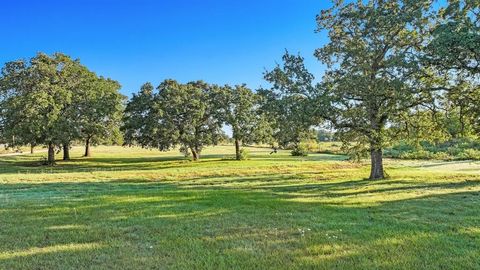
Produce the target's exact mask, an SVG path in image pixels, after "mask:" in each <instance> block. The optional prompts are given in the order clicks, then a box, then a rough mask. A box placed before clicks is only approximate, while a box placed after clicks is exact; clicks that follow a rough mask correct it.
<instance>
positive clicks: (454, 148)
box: [385, 138, 480, 161]
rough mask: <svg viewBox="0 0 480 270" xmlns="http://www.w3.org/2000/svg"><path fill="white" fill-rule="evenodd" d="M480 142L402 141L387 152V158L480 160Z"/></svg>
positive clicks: (452, 140)
mask: <svg viewBox="0 0 480 270" xmlns="http://www.w3.org/2000/svg"><path fill="white" fill-rule="evenodd" d="M479 151H480V142H479V141H478V140H474V139H468V138H460V139H451V140H448V141H445V142H441V143H432V142H429V141H422V142H420V143H419V144H411V143H409V142H406V141H402V142H400V143H398V144H395V145H394V146H393V147H391V148H387V149H386V150H385V156H387V157H392V158H400V159H426V160H428V159H436V160H446V161H448V160H468V159H470V160H480V156H479V155H478V154H479V153H480V152H479Z"/></svg>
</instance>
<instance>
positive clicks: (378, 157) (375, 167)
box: [370, 147, 385, 180]
mask: <svg viewBox="0 0 480 270" xmlns="http://www.w3.org/2000/svg"><path fill="white" fill-rule="evenodd" d="M370 157H371V163H372V164H371V171H370V180H377V179H384V178H385V174H384V171H383V152H382V149H380V148H375V147H372V148H371V150H370Z"/></svg>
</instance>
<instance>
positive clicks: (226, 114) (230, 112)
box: [215, 85, 272, 160]
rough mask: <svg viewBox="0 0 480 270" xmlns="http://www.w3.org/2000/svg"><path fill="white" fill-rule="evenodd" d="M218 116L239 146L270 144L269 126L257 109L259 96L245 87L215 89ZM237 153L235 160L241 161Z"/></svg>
mask: <svg viewBox="0 0 480 270" xmlns="http://www.w3.org/2000/svg"><path fill="white" fill-rule="evenodd" d="M215 91H217V94H218V95H217V103H218V104H219V109H220V110H221V113H220V116H219V117H221V119H222V121H224V122H225V124H227V125H229V126H230V127H231V128H232V139H233V141H236V142H237V143H238V145H239V147H240V146H241V144H252V143H268V142H271V141H272V139H271V125H270V123H269V122H268V120H267V117H266V115H265V114H264V113H263V112H262V111H261V110H260V108H259V99H260V96H259V95H257V94H256V93H254V92H253V91H252V90H250V89H249V88H247V87H246V85H237V86H235V87H230V86H228V85H226V86H224V87H216V88H215ZM241 155H242V154H241V153H240V152H237V160H242V156H241Z"/></svg>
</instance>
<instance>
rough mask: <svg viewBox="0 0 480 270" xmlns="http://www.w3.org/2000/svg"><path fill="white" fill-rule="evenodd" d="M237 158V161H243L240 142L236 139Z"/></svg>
mask: <svg viewBox="0 0 480 270" xmlns="http://www.w3.org/2000/svg"><path fill="white" fill-rule="evenodd" d="M235 157H236V159H237V160H241V159H242V157H241V153H240V140H239V139H235Z"/></svg>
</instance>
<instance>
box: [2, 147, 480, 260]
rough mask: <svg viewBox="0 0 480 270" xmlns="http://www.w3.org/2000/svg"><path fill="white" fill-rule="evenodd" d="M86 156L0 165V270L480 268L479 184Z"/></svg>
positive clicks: (284, 157)
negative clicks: (51, 163)
mask: <svg viewBox="0 0 480 270" xmlns="http://www.w3.org/2000/svg"><path fill="white" fill-rule="evenodd" d="M97 150H99V151H98V152H97V156H96V157H95V158H92V159H77V160H74V161H71V162H66V163H60V164H59V165H58V166H57V167H55V168H52V170H53V171H54V173H46V172H43V173H42V171H41V170H42V168H41V167H39V168H37V167H34V168H33V169H32V172H31V173H23V172H22V171H21V170H20V169H19V168H24V166H25V164H26V163H28V162H31V160H30V159H32V160H33V159H34V158H35V157H30V156H22V157H14V158H13V157H8V158H2V160H1V162H2V166H5V172H4V173H1V174H0V206H1V207H0V269H112V268H115V269H119V268H124V269H192V268H193V269H232V268H235V269H266V268H268V269H353V268H354V269H385V268H388V269H479V268H480V261H479V260H478V258H479V257H480V209H479V207H478V206H479V205H480V174H479V172H480V171H478V170H474V169H472V170H470V171H454V170H451V166H452V164H445V166H447V167H445V168H446V169H443V168H442V167H441V165H442V164H437V163H435V166H434V167H431V166H430V164H417V163H413V162H412V163H408V162H403V163H397V162H394V161H389V162H387V164H388V171H389V174H390V175H391V178H390V179H388V180H383V181H369V180H365V179H364V178H363V177H365V176H367V175H368V166H366V165H365V164H354V163H350V162H346V161H342V157H338V156H329V155H313V156H311V157H307V158H293V157H289V156H288V153H283V152H281V153H279V154H278V155H274V156H271V155H269V154H268V153H265V152H264V150H262V149H259V150H256V149H251V152H252V157H251V159H250V160H247V161H245V162H237V161H233V160H230V159H229V158H230V155H231V154H230V153H232V152H233V151H231V150H233V149H231V147H220V148H215V149H208V150H207V151H206V153H205V154H206V159H205V160H203V161H201V162H199V163H192V162H189V161H186V160H184V159H182V157H181V156H178V154H177V153H176V152H171V153H158V152H151V151H145V150H140V149H121V148H99V149H97ZM215 152H217V153H220V154H216V155H214V154H215ZM74 155H75V152H74ZM78 155H79V154H78ZM208 155H212V156H208ZM109 164H111V165H110V166H111V167H115V166H118V168H117V169H118V170H110V171H108V169H107V168H109ZM476 165H477V164H476V163H472V164H471V166H472V168H476V167H475V166H476ZM462 166H466V165H465V164H463V165H462ZM97 168H98V170H96V169H97ZM82 169H90V171H82ZM34 170H38V171H34Z"/></svg>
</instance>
